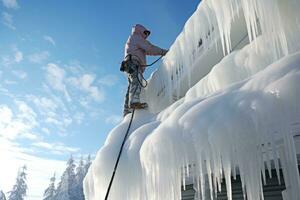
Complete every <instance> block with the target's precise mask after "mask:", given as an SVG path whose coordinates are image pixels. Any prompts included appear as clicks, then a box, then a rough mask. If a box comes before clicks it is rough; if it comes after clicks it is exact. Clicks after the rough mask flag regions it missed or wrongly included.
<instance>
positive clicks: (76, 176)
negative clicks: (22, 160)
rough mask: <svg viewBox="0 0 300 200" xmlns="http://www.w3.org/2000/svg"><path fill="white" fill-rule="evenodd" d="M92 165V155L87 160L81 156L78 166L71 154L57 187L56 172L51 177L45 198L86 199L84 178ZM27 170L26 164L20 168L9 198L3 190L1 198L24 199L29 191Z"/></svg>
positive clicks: (0, 193) (58, 199)
mask: <svg viewBox="0 0 300 200" xmlns="http://www.w3.org/2000/svg"><path fill="white" fill-rule="evenodd" d="M90 165H91V157H90V155H89V156H88V157H87V159H86V160H85V161H84V160H83V158H81V159H80V161H79V163H78V165H77V166H76V164H75V161H74V159H73V156H71V157H70V158H69V160H68V162H67V167H66V169H65V171H64V172H63V174H62V176H61V180H60V182H59V183H58V185H57V187H56V186H55V181H56V177H55V174H54V175H53V177H51V178H50V184H49V186H48V187H47V189H46V190H45V192H44V195H43V200H84V194H83V179H84V177H85V175H86V173H87V171H88V169H89V167H90ZM26 170H27V168H26V166H24V167H22V168H21V170H19V172H18V176H17V179H16V183H15V185H14V186H13V189H12V190H11V191H10V192H8V197H7V198H6V196H5V194H4V193H3V191H0V200H24V198H25V196H26V191H27V181H26V175H27V174H26Z"/></svg>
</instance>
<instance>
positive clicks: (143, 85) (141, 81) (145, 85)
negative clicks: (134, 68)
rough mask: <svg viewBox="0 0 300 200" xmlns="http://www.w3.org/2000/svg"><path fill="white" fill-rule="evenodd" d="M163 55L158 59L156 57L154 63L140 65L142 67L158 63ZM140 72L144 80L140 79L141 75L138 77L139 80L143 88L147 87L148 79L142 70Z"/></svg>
mask: <svg viewBox="0 0 300 200" xmlns="http://www.w3.org/2000/svg"><path fill="white" fill-rule="evenodd" d="M162 57H163V56H160V57H159V58H158V59H156V60H155V61H154V62H153V63H151V64H149V65H140V66H141V67H150V66H152V65H154V64H155V63H157V62H158V61H159V60H160V59H161V58H162ZM138 73H139V74H140V75H141V78H142V80H140V79H139V77H138V81H139V83H140V85H141V87H142V88H145V87H147V85H148V81H147V80H146V79H145V78H144V75H143V73H142V72H140V71H139V72H138ZM143 82H145V84H143Z"/></svg>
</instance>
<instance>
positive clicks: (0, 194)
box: [0, 190, 6, 200]
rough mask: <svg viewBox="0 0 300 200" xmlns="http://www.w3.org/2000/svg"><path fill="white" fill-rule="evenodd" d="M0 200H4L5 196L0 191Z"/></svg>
mask: <svg viewBox="0 0 300 200" xmlns="http://www.w3.org/2000/svg"><path fill="white" fill-rule="evenodd" d="M0 200H6V197H5V194H4V192H3V191H2V190H1V191H0Z"/></svg>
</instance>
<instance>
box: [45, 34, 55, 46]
mask: <svg viewBox="0 0 300 200" xmlns="http://www.w3.org/2000/svg"><path fill="white" fill-rule="evenodd" d="M44 40H46V41H47V42H49V43H51V44H52V45H53V46H56V43H55V41H54V39H53V38H52V37H50V36H49V35H45V36H44Z"/></svg>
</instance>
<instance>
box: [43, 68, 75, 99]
mask: <svg viewBox="0 0 300 200" xmlns="http://www.w3.org/2000/svg"><path fill="white" fill-rule="evenodd" d="M46 72H47V74H46V78H47V81H48V83H49V85H50V87H52V88H53V89H55V90H57V91H61V92H63V93H64V95H65V97H66V99H67V101H69V102H70V101H71V97H70V95H69V93H68V91H67V87H66V85H65V73H66V72H65V70H64V69H62V68H60V67H59V66H58V65H56V64H53V63H49V64H48V65H47V67H46Z"/></svg>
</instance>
